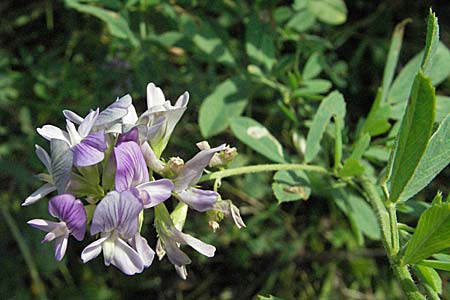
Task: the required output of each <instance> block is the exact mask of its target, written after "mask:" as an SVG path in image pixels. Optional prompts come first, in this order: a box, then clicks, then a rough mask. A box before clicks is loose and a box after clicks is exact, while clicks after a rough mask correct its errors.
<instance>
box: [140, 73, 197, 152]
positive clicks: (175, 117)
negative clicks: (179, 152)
mask: <svg viewBox="0 0 450 300" xmlns="http://www.w3.org/2000/svg"><path fill="white" fill-rule="evenodd" d="M188 102H189V93H188V92H184V93H183V95H181V96H180V97H178V99H177V101H176V102H175V105H172V104H171V103H170V101H169V100H166V98H165V96H164V93H163V91H162V90H161V88H159V87H157V86H156V85H155V84H154V83H152V82H150V83H149V84H148V85H147V111H146V112H145V113H143V114H142V115H141V116H140V118H139V122H140V123H152V122H154V119H155V118H158V117H161V116H163V117H164V124H163V126H162V127H161V130H160V131H159V134H157V135H156V136H155V137H154V138H152V139H151V140H150V145H151V146H152V147H153V148H154V149H156V152H157V153H158V155H160V154H161V153H162V151H163V150H164V148H165V147H166V145H167V143H168V141H169V139H170V136H171V135H172V132H173V130H174V129H175V126H176V124H177V123H178V121H179V120H180V119H181V116H182V115H183V113H184V112H185V110H186V108H187V104H188Z"/></svg>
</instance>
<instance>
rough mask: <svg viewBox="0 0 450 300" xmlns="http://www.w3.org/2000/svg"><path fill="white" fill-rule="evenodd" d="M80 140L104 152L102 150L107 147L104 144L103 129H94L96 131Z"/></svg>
mask: <svg viewBox="0 0 450 300" xmlns="http://www.w3.org/2000/svg"><path fill="white" fill-rule="evenodd" d="M81 142H82V143H85V144H88V145H89V146H92V147H94V148H95V149H97V150H99V151H102V152H104V151H106V149H108V146H107V144H106V137H105V131H103V130H100V131H96V132H93V133H91V134H89V135H88V136H87V137H85V138H84V139H83V140H82V141H81Z"/></svg>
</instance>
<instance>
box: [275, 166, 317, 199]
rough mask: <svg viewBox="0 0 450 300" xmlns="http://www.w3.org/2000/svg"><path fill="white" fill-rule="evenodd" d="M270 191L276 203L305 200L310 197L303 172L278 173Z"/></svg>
mask: <svg viewBox="0 0 450 300" xmlns="http://www.w3.org/2000/svg"><path fill="white" fill-rule="evenodd" d="M273 180H274V182H273V184H272V189H273V193H274V195H275V197H276V198H277V200H278V203H282V202H289V201H296V200H307V199H308V198H309V196H310V195H311V187H310V183H309V178H308V176H306V174H305V172H303V171H278V172H276V173H275V176H273Z"/></svg>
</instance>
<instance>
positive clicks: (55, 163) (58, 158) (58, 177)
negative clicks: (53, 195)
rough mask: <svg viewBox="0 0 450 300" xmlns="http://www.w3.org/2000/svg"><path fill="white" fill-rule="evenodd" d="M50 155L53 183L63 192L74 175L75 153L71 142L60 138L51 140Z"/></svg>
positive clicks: (59, 191) (60, 192)
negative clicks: (68, 142) (71, 147)
mask: <svg viewBox="0 0 450 300" xmlns="http://www.w3.org/2000/svg"><path fill="white" fill-rule="evenodd" d="M50 155H51V161H52V178H53V183H54V184H55V186H56V188H57V189H58V193H59V194H62V193H64V191H65V190H66V187H67V184H68V183H69V180H70V178H71V177H72V162H73V153H72V151H70V148H69V144H67V143H66V142H64V141H61V140H58V139H51V140H50Z"/></svg>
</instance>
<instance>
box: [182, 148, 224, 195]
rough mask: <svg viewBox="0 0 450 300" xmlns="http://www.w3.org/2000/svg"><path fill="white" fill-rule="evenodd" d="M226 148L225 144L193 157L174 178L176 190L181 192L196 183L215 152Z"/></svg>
mask: <svg viewBox="0 0 450 300" xmlns="http://www.w3.org/2000/svg"><path fill="white" fill-rule="evenodd" d="M224 149H225V144H222V145H220V146H218V147H216V148H212V149H208V150H202V151H200V152H199V153H197V154H196V155H195V156H194V157H193V158H191V159H190V160H189V161H187V162H186V163H185V164H184V167H183V169H182V170H181V171H180V173H178V175H177V177H176V178H175V179H174V182H175V189H174V190H175V191H176V192H179V191H182V190H185V189H186V188H187V187H189V186H193V185H195V184H196V183H197V182H198V180H199V179H200V177H201V176H202V173H203V170H204V169H205V167H206V166H207V165H208V164H209V161H210V160H211V158H212V157H213V155H214V153H216V152H218V151H222V150H224Z"/></svg>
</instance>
